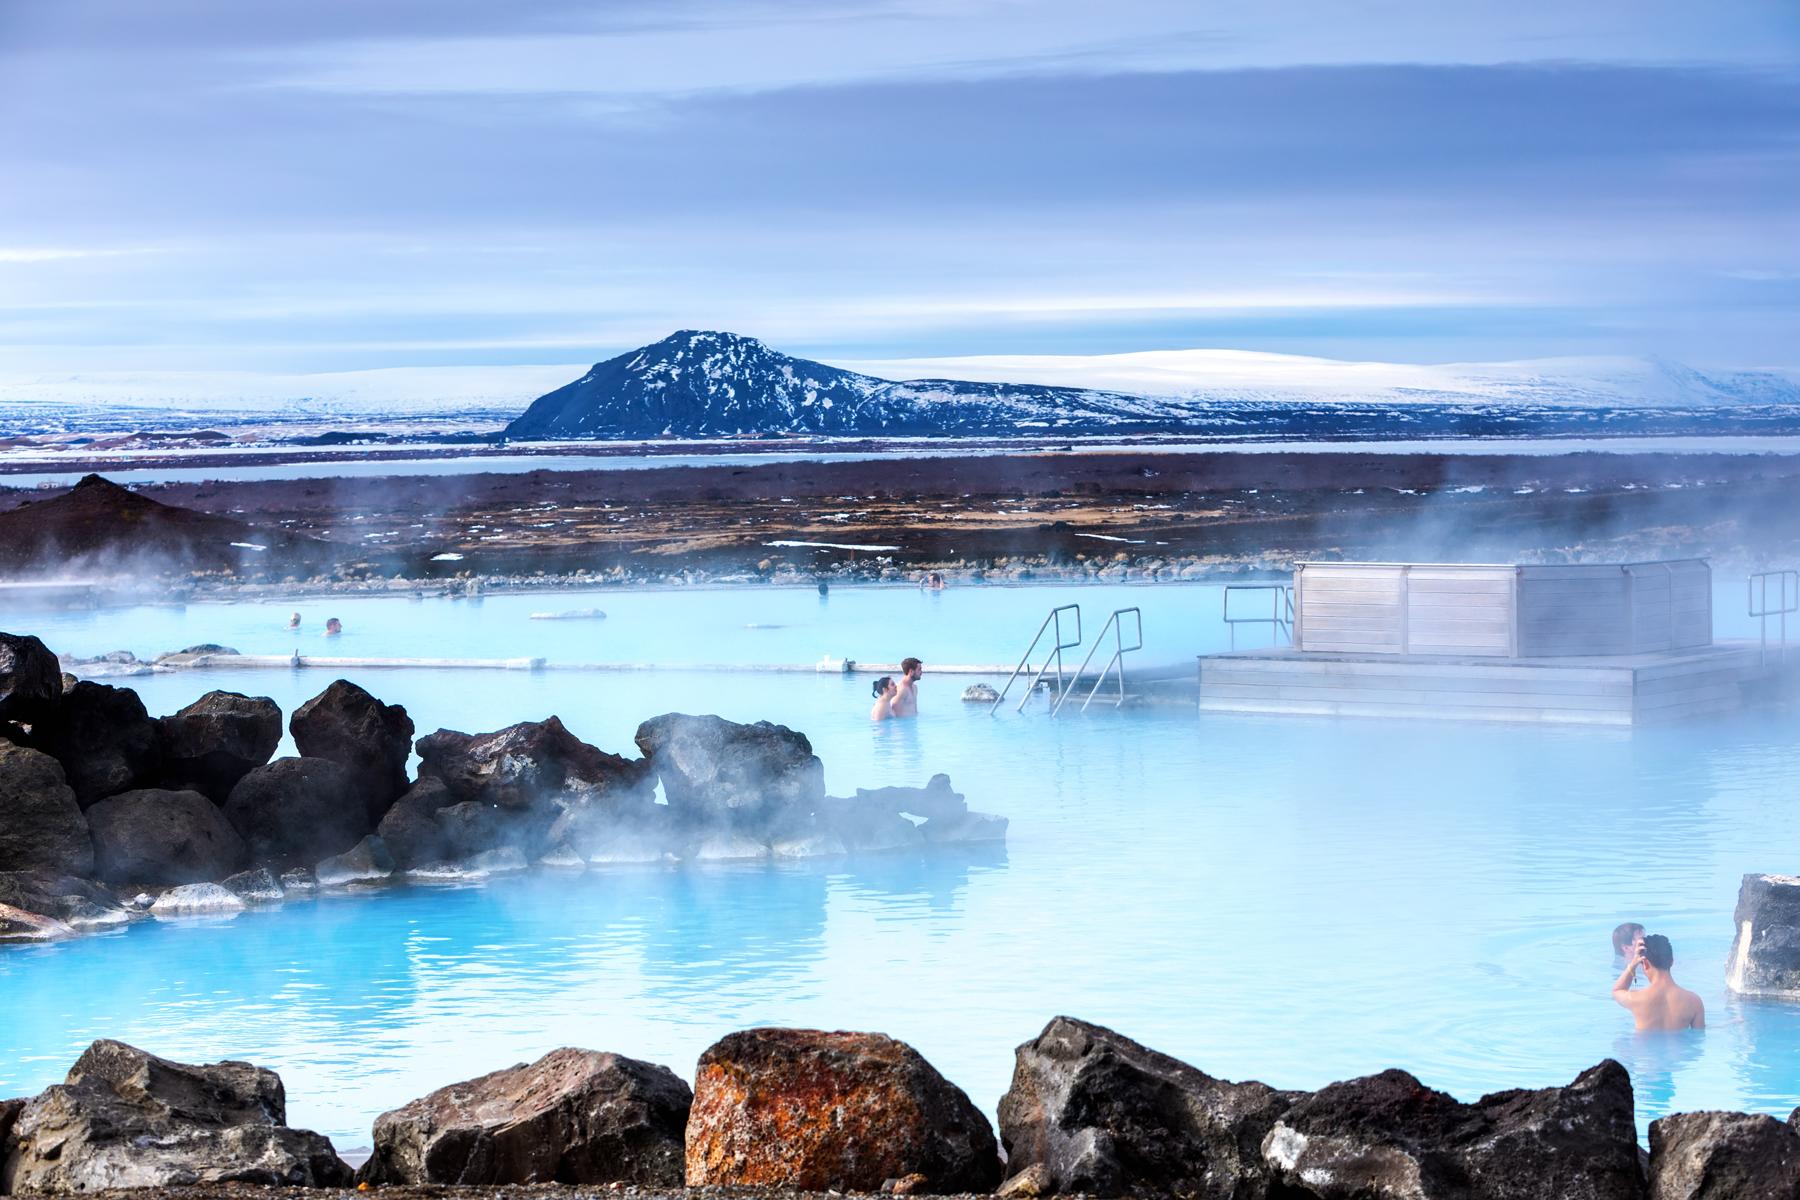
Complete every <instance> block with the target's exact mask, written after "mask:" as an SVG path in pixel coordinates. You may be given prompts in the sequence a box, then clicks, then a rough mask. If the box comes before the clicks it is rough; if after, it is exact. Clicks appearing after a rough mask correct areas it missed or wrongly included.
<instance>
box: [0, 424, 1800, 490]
mask: <svg viewBox="0 0 1800 1200" xmlns="http://www.w3.org/2000/svg"><path fill="white" fill-rule="evenodd" d="M1055 450H1073V451H1076V452H1079V453H1082V454H1441V455H1475V456H1481V455H1528V456H1542V455H1551V454H1733V455H1751V454H1781V455H1787V454H1800V437H1796V436H1793V435H1788V434H1770V435H1765V436H1759V435H1755V434H1737V435H1715V436H1669V437H1643V436H1639V437H1567V438H1534V437H1519V438H1413V439H1404V438H1396V439H1393V440H1361V441H1351V440H1343V441H1338V440H1302V439H1294V440H1286V441H1284V440H1278V439H1277V440H1262V441H1232V440H1230V439H1217V440H1207V441H1185V442H1124V443H1120V442H1110V443H1109V442H1094V441H1084V440H1082V439H1079V438H1076V439H1071V440H1069V441H1067V442H1057V443H1056V444H1055V447H1054V449H1053V448H1051V447H1049V446H1046V445H1040V444H1022V445H1016V446H995V445H993V444H992V443H991V442H989V443H984V444H982V445H979V446H969V445H963V444H959V443H958V442H957V441H956V440H955V439H945V440H933V439H921V440H919V441H917V442H914V443H910V444H900V445H893V446H889V447H887V448H885V449H882V450H875V451H871V450H829V449H824V450H821V449H801V450H755V451H745V450H738V451H729V450H727V451H708V450H700V451H696V452H694V453H691V454H631V453H624V454H544V453H540V454H519V453H505V452H500V453H493V454H471V455H459V456H454V457H424V458H399V459H394V458H375V457H372V456H371V457H369V458H365V459H357V458H347V459H346V458H328V457H309V456H304V455H302V454H297V453H296V452H295V451H294V450H292V449H291V448H290V449H284V450H270V451H267V452H266V453H267V455H268V457H269V458H270V459H272V460H279V461H269V462H240V463H236V464H233V465H218V464H216V463H215V464H211V465H208V464H207V459H208V458H217V457H221V456H223V455H227V454H229V455H231V456H233V457H243V458H249V457H255V456H256V455H258V454H259V453H264V452H259V451H256V450H249V449H241V448H240V449H231V450H220V451H206V450H197V451H188V452H185V453H184V455H183V458H184V460H186V461H189V462H192V463H193V464H194V465H191V466H170V465H166V464H165V465H155V466H133V465H132V463H133V461H134V459H136V460H139V461H141V460H143V459H152V458H153V459H159V460H166V459H167V458H169V456H170V452H169V451H166V450H156V451H142V452H135V453H119V454H113V455H93V456H88V457H84V458H82V461H83V462H88V463H102V464H104V465H100V466H98V467H97V468H94V467H89V468H87V469H98V471H99V472H100V473H101V474H103V475H105V476H106V477H107V478H108V479H111V480H112V481H113V482H115V483H122V484H134V483H204V482H207V481H211V480H230V481H247V480H269V479H366V478H379V477H382V476H390V475H470V474H476V473H479V472H492V473H495V474H503V475H517V474H524V473H526V472H529V471H627V470H640V469H649V468H656V467H716V466H731V467H744V466H757V465H759V464H764V463H784V462H869V461H875V460H883V459H896V458H979V457H991V456H993V455H998V454H1029V453H1053V452H1055ZM331 453H333V454H342V451H341V450H337V451H332V452H331ZM57 457H65V458H66V457H68V456H67V455H66V454H63V455H58V456H57ZM87 469H83V470H68V469H59V468H58V467H57V466H56V458H53V457H50V456H47V455H45V454H43V453H42V452H41V451H35V450H34V451H14V452H12V453H6V452H0V487H69V486H72V485H73V484H74V483H75V481H76V480H77V479H80V478H81V476H82V475H83V474H85V473H86V470H87Z"/></svg>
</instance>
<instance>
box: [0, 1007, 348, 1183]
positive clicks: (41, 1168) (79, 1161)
mask: <svg viewBox="0 0 1800 1200" xmlns="http://www.w3.org/2000/svg"><path fill="white" fill-rule="evenodd" d="M286 1121H287V1100H286V1096H285V1094H284V1092H283V1090H282V1086H281V1079H280V1077H279V1076H277V1075H276V1074H275V1073H274V1072H273V1071H268V1070H264V1069H263V1068H261V1067H255V1066H252V1065H251V1064H249V1063H243V1062H221V1063H212V1064H209V1065H206V1066H188V1065H186V1064H183V1063H177V1062H170V1061H169V1060H167V1059H163V1058H158V1057H156V1056H155V1055H153V1054H146V1053H145V1052H144V1051H142V1050H138V1049H136V1048H135V1047H132V1046H127V1045H125V1044H124V1043H123V1042H113V1041H98V1042H95V1043H94V1044H93V1045H91V1046H89V1047H88V1049H87V1051H86V1053H84V1054H83V1055H82V1056H81V1057H80V1059H78V1060H77V1061H76V1063H75V1065H74V1067H73V1068H71V1069H70V1071H69V1075H68V1078H67V1079H66V1080H65V1081H64V1082H63V1083H61V1084H58V1085H56V1086H54V1087H51V1088H47V1089H45V1091H44V1092H43V1093H42V1094H41V1095H39V1096H37V1097H36V1098H35V1099H32V1100H30V1101H27V1102H26V1104H25V1107H24V1109H23V1110H22V1111H21V1112H20V1113H19V1116H18V1119H17V1121H16V1122H15V1123H14V1126H13V1131H12V1146H11V1153H10V1154H9V1155H8V1158H7V1161H6V1166H5V1171H4V1177H3V1178H0V1184H4V1185H5V1186H4V1187H0V1191H11V1192H13V1193H14V1194H19V1195H28V1194H45V1195H68V1194H71V1193H76V1192H93V1191H100V1190H102V1189H105V1188H154V1187H173V1186H179V1185H184V1184H196V1183H221V1182H241V1183H258V1184H268V1185H287V1186H301V1187H344V1186H348V1185H349V1184H350V1182H351V1181H352V1173H351V1171H350V1168H349V1167H348V1166H346V1165H345V1164H344V1162H343V1161H342V1160H341V1159H339V1158H338V1156H337V1154H336V1152H335V1151H333V1149H332V1146H331V1142H330V1141H329V1140H328V1139H326V1138H324V1137H322V1136H320V1135H319V1134H316V1133H312V1132H309V1131H307V1130H303V1129H290V1128H288V1127H287V1125H286Z"/></svg>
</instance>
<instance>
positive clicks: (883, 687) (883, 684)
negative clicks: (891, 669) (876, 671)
mask: <svg viewBox="0 0 1800 1200" xmlns="http://www.w3.org/2000/svg"><path fill="white" fill-rule="evenodd" d="M894 687H895V684H894V677H893V676H892V675H883V676H882V677H881V678H880V679H877V680H876V681H875V682H874V683H873V684H871V685H870V686H869V694H870V695H871V696H873V697H875V698H876V699H877V700H879V699H881V698H882V697H883V696H885V695H887V694H888V693H889V692H891V691H893V690H894Z"/></svg>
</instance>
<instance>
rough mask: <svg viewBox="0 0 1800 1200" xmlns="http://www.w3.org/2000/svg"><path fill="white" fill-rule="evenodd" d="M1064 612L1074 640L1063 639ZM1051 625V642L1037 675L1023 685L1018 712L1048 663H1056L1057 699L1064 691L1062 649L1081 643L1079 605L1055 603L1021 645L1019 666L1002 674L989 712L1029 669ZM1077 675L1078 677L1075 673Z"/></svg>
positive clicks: (998, 704)
mask: <svg viewBox="0 0 1800 1200" xmlns="http://www.w3.org/2000/svg"><path fill="white" fill-rule="evenodd" d="M1065 612H1072V613H1074V614H1075V640H1074V641H1072V642H1070V641H1065V640H1064V639H1063V628H1062V615H1063V614H1064V613H1065ZM1052 625H1055V627H1056V633H1055V645H1054V646H1053V647H1052V648H1051V650H1050V652H1049V653H1048V654H1047V655H1046V656H1045V658H1044V665H1043V666H1041V667H1039V668H1038V669H1037V674H1035V675H1033V676H1032V677H1031V683H1030V684H1029V685H1028V686H1027V687H1026V688H1025V695H1024V696H1023V697H1022V698H1020V700H1019V711H1020V712H1023V711H1025V705H1026V703H1027V702H1028V701H1030V699H1031V693H1032V692H1033V691H1035V690H1036V689H1037V685H1038V683H1039V682H1040V681H1041V680H1042V679H1043V678H1044V672H1046V671H1048V670H1049V669H1050V665H1051V664H1052V663H1054V664H1056V694H1057V696H1058V698H1061V696H1062V694H1063V690H1064V684H1063V661H1062V654H1063V651H1064V650H1073V649H1075V648H1077V647H1078V646H1080V645H1081V605H1079V604H1059V605H1057V606H1056V607H1055V608H1053V609H1051V610H1050V614H1049V615H1048V616H1046V617H1045V618H1044V623H1043V624H1042V625H1039V626H1038V631H1037V633H1036V634H1034V635H1033V636H1032V639H1031V644H1030V645H1029V646H1027V647H1025V653H1024V654H1023V655H1021V656H1020V658H1019V665H1018V666H1016V667H1014V668H1013V672H1012V674H1011V675H1008V676H1007V677H1006V686H1004V687H1002V688H1001V689H1000V694H999V695H998V696H996V697H994V703H993V705H992V706H991V707H990V708H989V709H988V712H989V713H994V712H998V711H999V709H1000V705H1001V704H1002V703H1004V702H1005V700H1006V693H1008V692H1010V691H1011V690H1012V685H1013V682H1014V681H1015V680H1017V679H1018V678H1019V676H1020V674H1022V673H1023V672H1025V671H1027V670H1029V669H1030V667H1031V655H1032V652H1033V651H1035V650H1036V649H1037V647H1038V643H1039V642H1041V641H1043V640H1044V631H1045V630H1047V629H1049V628H1050V627H1051V626H1052ZM1077 677H1078V678H1079V676H1077ZM1073 685H1074V681H1073V680H1071V681H1070V683H1069V686H1073Z"/></svg>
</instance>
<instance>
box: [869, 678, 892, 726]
mask: <svg viewBox="0 0 1800 1200" xmlns="http://www.w3.org/2000/svg"><path fill="white" fill-rule="evenodd" d="M869 691H870V692H872V693H873V694H874V696H875V707H873V708H871V709H870V710H869V720H871V721H891V720H893V718H894V698H895V697H896V696H898V695H899V694H900V685H899V684H897V683H895V682H894V677H893V676H892V675H883V676H882V677H881V678H880V679H877V680H876V681H875V683H874V685H873V686H872V687H871V688H870V689H869Z"/></svg>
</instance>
